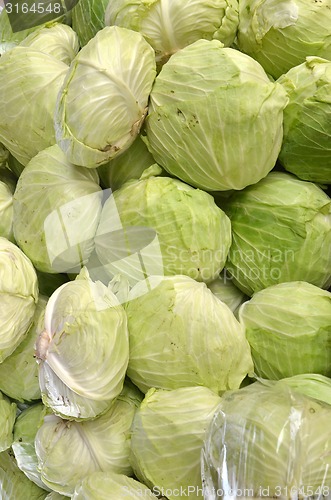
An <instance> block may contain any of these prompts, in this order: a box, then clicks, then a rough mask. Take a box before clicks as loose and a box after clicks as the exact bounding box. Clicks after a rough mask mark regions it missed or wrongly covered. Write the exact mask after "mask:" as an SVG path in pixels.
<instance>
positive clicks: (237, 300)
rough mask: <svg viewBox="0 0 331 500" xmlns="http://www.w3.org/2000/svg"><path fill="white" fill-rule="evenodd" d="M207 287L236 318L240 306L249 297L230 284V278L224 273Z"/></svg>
mask: <svg viewBox="0 0 331 500" xmlns="http://www.w3.org/2000/svg"><path fill="white" fill-rule="evenodd" d="M207 286H208V288H209V290H211V291H212V292H213V294H214V295H215V296H216V297H217V298H218V299H219V300H221V301H222V302H224V304H226V305H227V306H228V307H229V308H230V309H231V311H232V312H233V314H234V315H235V316H236V318H237V317H238V311H239V308H240V306H241V304H243V302H245V301H246V300H248V298H249V297H247V296H246V295H245V294H244V293H243V292H242V291H241V290H239V288H237V287H236V285H234V284H233V283H232V281H231V278H230V276H228V275H227V274H226V273H221V274H220V275H219V276H218V277H217V278H216V279H215V280H214V281H212V282H211V283H208V284H207Z"/></svg>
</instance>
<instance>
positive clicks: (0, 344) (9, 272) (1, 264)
mask: <svg viewBox="0 0 331 500" xmlns="http://www.w3.org/2000/svg"><path fill="white" fill-rule="evenodd" d="M0 295H1V301H0V363H2V362H3V361H4V359H5V358H7V357H8V356H10V354H11V353H12V352H14V350H15V349H16V347H18V346H19V344H20V343H21V342H22V341H23V340H24V338H25V337H26V335H27V333H28V329H29V327H30V325H31V323H32V320H33V315H34V312H35V308H36V303H37V300H38V283H37V275H36V272H35V270H34V268H33V265H32V264H31V261H30V260H29V259H28V257H27V256H26V255H25V254H24V253H23V252H22V251H21V250H20V249H19V248H18V247H17V246H16V245H14V243H11V242H10V241H8V240H7V239H6V238H1V237H0Z"/></svg>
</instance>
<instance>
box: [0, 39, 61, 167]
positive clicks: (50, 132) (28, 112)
mask: <svg viewBox="0 0 331 500" xmlns="http://www.w3.org/2000/svg"><path fill="white" fill-rule="evenodd" d="M67 70H68V66H67V65H66V64H65V63H64V62H62V61H59V60H58V59H56V58H55V57H53V56H51V55H49V54H46V53H44V52H40V51H39V50H36V49H35V48H33V47H15V48H13V49H12V50H10V51H9V52H6V53H5V54H3V55H2V56H1V60H0V87H1V94H0V142H2V143H3V144H4V146H6V148H7V149H8V150H9V151H10V152H11V154H12V155H13V156H14V157H15V158H16V159H17V160H18V161H19V162H20V163H22V164H23V165H24V166H25V165H27V164H28V162H29V161H30V160H31V158H33V157H34V156H35V155H36V154H37V153H39V151H41V150H43V149H45V148H47V147H49V146H51V145H52V144H54V143H55V130H54V123H53V115H54V110H55V102H56V99H57V95H58V92H59V90H60V88H61V85H62V83H63V81H64V77H65V75H66V72H67Z"/></svg>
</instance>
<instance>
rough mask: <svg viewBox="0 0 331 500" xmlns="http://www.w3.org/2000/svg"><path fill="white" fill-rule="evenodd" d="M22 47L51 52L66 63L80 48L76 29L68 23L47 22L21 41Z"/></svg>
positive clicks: (68, 62)
mask: <svg viewBox="0 0 331 500" xmlns="http://www.w3.org/2000/svg"><path fill="white" fill-rule="evenodd" d="M20 46H21V47H31V48H33V49H35V50H40V51H41V52H44V53H46V54H49V55H51V56H53V57H55V58H56V59H58V60H59V61H62V62H64V63H65V64H68V65H69V64H70V63H71V61H72V60H73V59H74V57H75V56H76V54H77V53H78V50H79V42H78V37H77V34H76V33H75V31H74V30H73V29H72V28H70V26H67V25H66V24H60V23H54V24H52V23H51V24H47V25H46V26H44V27H42V28H39V29H38V30H36V31H34V32H33V33H30V35H28V36H27V37H26V38H24V40H23V41H22V42H21V43H20Z"/></svg>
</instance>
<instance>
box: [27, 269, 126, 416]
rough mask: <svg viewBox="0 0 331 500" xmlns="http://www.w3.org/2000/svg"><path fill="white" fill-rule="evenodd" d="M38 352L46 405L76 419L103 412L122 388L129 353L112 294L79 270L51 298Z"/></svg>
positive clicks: (118, 306)
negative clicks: (77, 273) (73, 277)
mask: <svg viewBox="0 0 331 500" xmlns="http://www.w3.org/2000/svg"><path fill="white" fill-rule="evenodd" d="M36 355H37V357H38V359H39V363H40V364H39V383H40V388H41V392H42V399H43V402H44V404H45V405H46V406H49V407H50V408H52V410H53V411H54V412H55V413H56V414H58V415H60V416H63V417H64V418H68V419H77V420H83V419H87V418H93V417H95V416H97V415H99V414H101V413H103V412H105V411H106V410H107V409H108V408H109V407H110V405H111V404H112V400H113V399H114V398H115V397H116V396H118V395H119V394H120V392H121V390H122V388H123V383H124V377H125V373H126V369H127V365H128V357H129V344H128V331H127V320H126V315H125V312H124V309H123V307H122V306H121V304H120V303H119V301H118V299H117V298H116V296H115V295H114V294H113V293H112V291H111V290H110V289H109V288H107V287H106V286H104V285H103V284H102V283H101V282H96V283H95V282H93V281H92V280H91V279H90V278H89V276H88V273H87V271H86V270H85V269H83V270H82V272H81V273H80V274H79V275H78V277H77V278H76V280H74V281H71V282H69V283H65V284H64V285H62V286H61V287H60V288H58V289H57V290H56V291H55V292H54V293H53V295H52V296H51V298H50V299H49V301H48V303H47V306H46V311H45V329H44V331H43V332H41V334H40V335H39V338H38V341H37V351H36Z"/></svg>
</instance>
